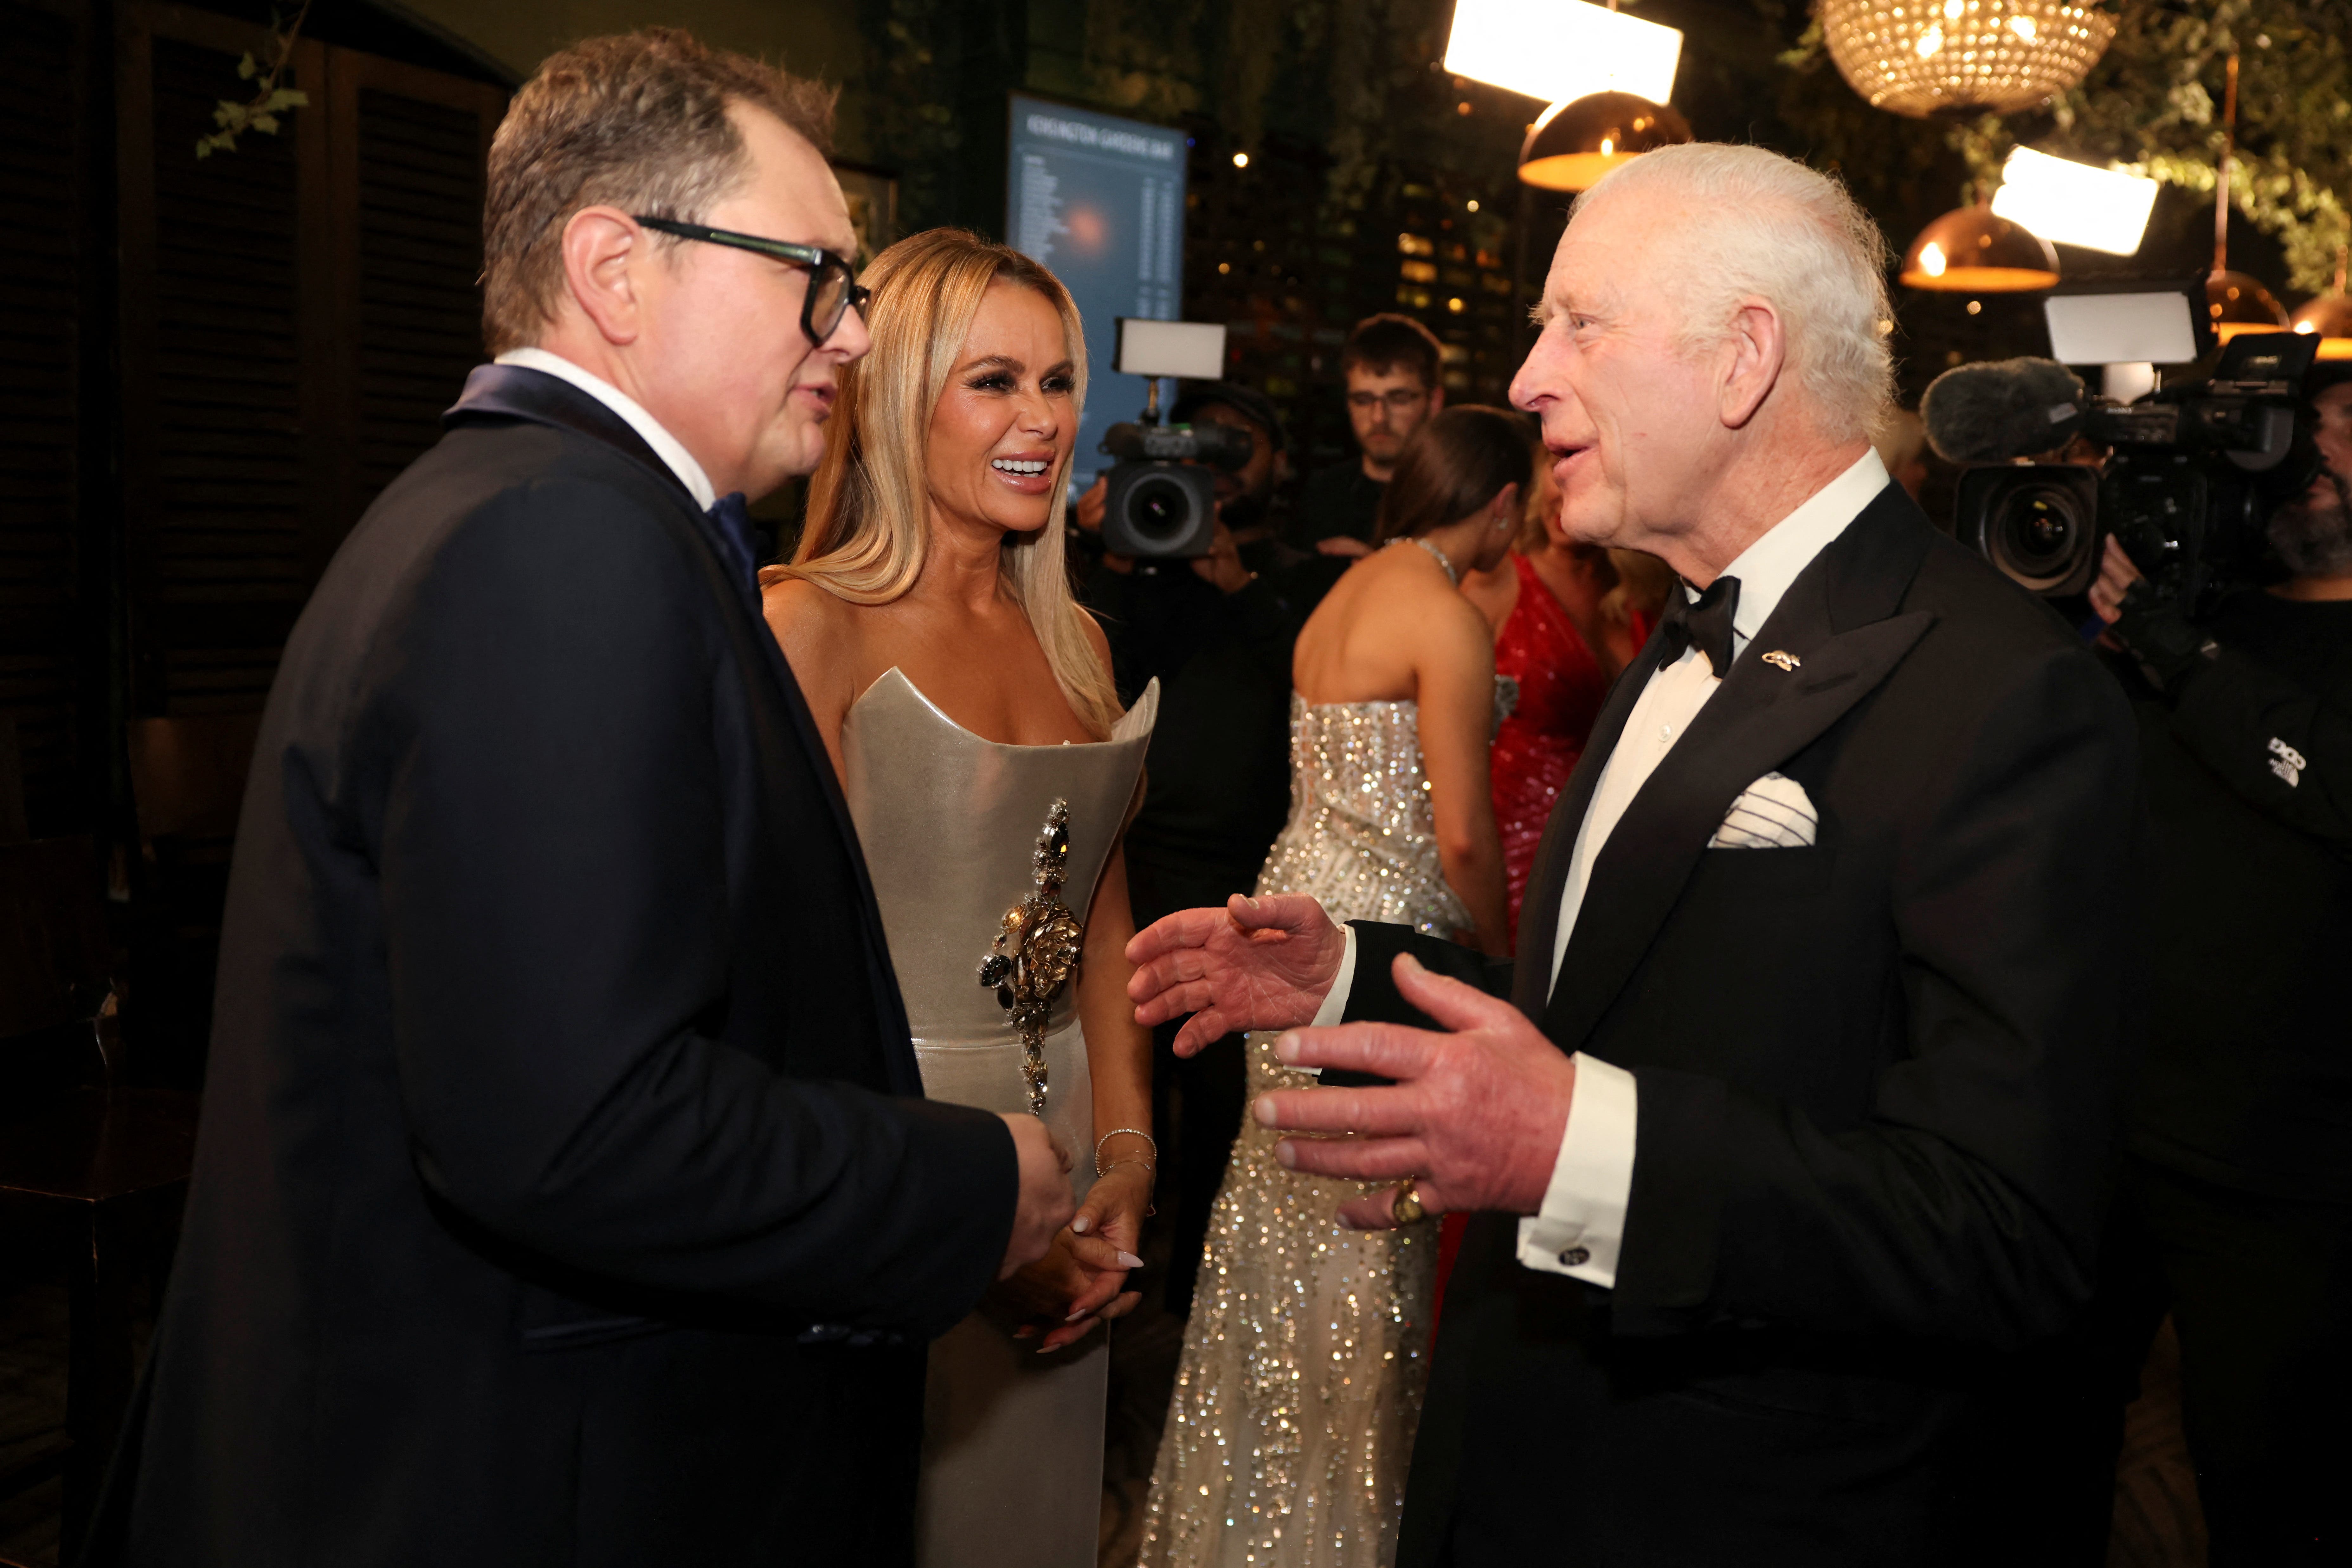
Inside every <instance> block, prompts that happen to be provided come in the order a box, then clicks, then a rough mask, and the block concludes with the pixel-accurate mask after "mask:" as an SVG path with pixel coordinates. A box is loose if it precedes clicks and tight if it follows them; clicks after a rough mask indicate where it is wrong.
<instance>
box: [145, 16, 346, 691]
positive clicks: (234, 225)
mask: <svg viewBox="0 0 2352 1568" xmlns="http://www.w3.org/2000/svg"><path fill="white" fill-rule="evenodd" d="M119 25H120V27H121V32H120V34H119V43H118V48H117V59H118V61H119V74H118V81H117V104H118V109H119V113H120V140H119V144H118V155H119V158H120V181H121V255H122V296H121V299H122V303H121V334H122V372H123V384H122V411H123V426H124V452H123V505H124V512H125V516H124V535H125V540H124V542H125V549H126V557H127V560H126V564H127V568H128V576H129V584H128V586H129V590H130V593H129V601H130V604H129V609H130V631H131V649H132V659H131V703H132V707H133V709H134V710H136V711H139V712H143V713H161V714H185V713H203V712H221V711H234V710H240V709H248V708H257V707H259V706H260V704H261V700H262V698H263V696H264V695H265V694H266V693H267V691H268V687H269V680H270V677H271V676H272V675H273V674H275V673H276V670H277V665H278V649H279V648H280V647H282V646H283V644H284V642H285V639H286V633H287V631H288V629H289V627H291V626H292V625H293V624H294V616H295V615H296V613H297V612H298V611H299V609H300V608H301V605H302V599H303V596H304V595H305V594H306V593H307V592H308V591H309V587H310V576H309V574H308V572H307V571H306V569H305V568H306V561H305V555H306V552H305V550H304V547H303V533H304V525H305V523H306V521H313V522H315V521H316V520H315V518H311V517H306V510H310V511H315V510H316V508H317V506H318V503H319V500H320V496H319V492H318V489H317V486H316V481H317V479H318V478H319V474H318V472H317V468H318V465H319V460H320V457H321V456H322V454H321V452H320V447H319V444H318V443H317V442H316V441H315V439H312V438H313V437H316V436H317V435H318V434H320V432H317V431H314V430H311V429H309V428H306V425H305V421H306V417H310V416H315V414H316V412H317V411H319V410H320V408H321V406H322V404H321V400H320V393H321V392H323V391H324V390H325V389H324V387H323V386H322V384H321V380H320V370H321V367H322V366H323V364H324V363H325V356H326V354H327V353H328V352H329V347H330V345H329V342H328V341H327V340H328V337H329V335H330V334H329V331H327V329H328V328H329V327H330V325H331V323H330V322H329V321H328V320H327V307H328V305H329V304H330V300H329V299H328V297H327V290H326V289H325V283H326V279H325V276H324V268H323V267H322V265H321V263H322V261H323V260H324V252H323V247H321V246H320V244H319V243H318V242H317V237H316V230H315V225H316V222H317V220H318V218H319V217H320V215H321V214H322V213H323V210H324V207H325V203H324V201H323V199H322V198H323V196H324V194H325V193H324V174H325V168H326V160H325V152H326V146H325V135H324V131H325V127H324V126H323V124H321V123H320V117H319V116H317V115H315V114H313V113H310V112H309V111H307V110H296V111H295V112H294V113H293V114H292V115H291V117H290V118H289V121H288V122H287V125H286V128H285V129H284V130H282V131H281V132H279V133H278V134H277V135H274V136H271V135H257V134H253V133H250V132H248V133H247V135H245V136H244V137H243V138H242V139H241V140H240V142H239V143H238V145H237V148H236V151H235V152H233V153H215V154H214V155H213V156H211V157H209V158H198V157H197V156H196V155H195V144H196V140H197V138H198V137H200V136H202V135H204V134H205V132H209V131H210V130H212V128H213V119H212V111H213V108H214V106H215V104H216V103H217V102H219V101H220V100H223V99H233V98H238V97H242V96H243V95H244V94H245V93H247V92H248V91H250V90H251V89H250V87H249V86H248V84H247V83H245V82H243V81H241V80H239V79H238V78H237V74H236V66H237V59H238V57H239V56H240V55H241V54H243V53H245V52H246V51H247V50H253V51H255V52H256V53H257V54H258V53H262V52H264V50H265V49H266V45H267V35H266V33H265V31H264V29H262V28H259V27H257V26H252V25H250V24H247V23H240V22H236V21H232V20H229V19H228V18H226V17H222V16H213V15H211V14H209V13H206V12H201V11H194V10H189V9H184V8H182V7H177V6H150V5H126V6H124V7H123V8H122V10H121V20H120V24H119ZM323 67H324V51H323V50H321V49H320V47H318V46H316V45H312V44H304V45H302V46H300V47H299V48H298V49H297V51H296V55H295V58H294V62H293V69H292V73H291V74H292V80H291V82H290V83H289V84H288V85H290V86H294V87H298V88H301V89H304V90H306V91H310V92H312V93H314V94H315V93H317V92H318V91H319V90H320V89H321V88H323V86H324V79H325V71H324V68H323ZM306 241H307V243H306ZM306 452H307V453H308V454H309V456H310V461H309V462H307V463H306Z"/></svg>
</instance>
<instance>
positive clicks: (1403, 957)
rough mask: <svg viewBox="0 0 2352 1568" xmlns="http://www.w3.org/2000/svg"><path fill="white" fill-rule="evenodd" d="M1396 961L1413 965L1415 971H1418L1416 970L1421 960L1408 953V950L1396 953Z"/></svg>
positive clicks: (1419, 966)
mask: <svg viewBox="0 0 2352 1568" xmlns="http://www.w3.org/2000/svg"><path fill="white" fill-rule="evenodd" d="M1397 962H1398V963H1409V964H1411V965H1412V967H1413V968H1414V969H1415V970H1416V971H1418V970H1419V969H1420V968H1421V960H1419V959H1417V958H1415V957H1414V956H1413V955H1412V954H1411V953H1409V952H1400V953H1398V954H1397Z"/></svg>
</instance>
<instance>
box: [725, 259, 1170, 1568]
mask: <svg viewBox="0 0 2352 1568" xmlns="http://www.w3.org/2000/svg"><path fill="white" fill-rule="evenodd" d="M866 282H867V283H868V284H869V285H870V286H871V287H872V289H873V291H874V292H873V302H872V305H871V307H870V308H869V310H868V314H867V325H868V330H869V331H871V333H872V336H873V339H874V349H873V352H872V353H870V354H869V355H867V356H866V358H865V359H863V360H861V361H859V362H857V363H855V364H852V365H848V366H845V367H844V369H843V372H842V379H841V390H840V395H839V401H838V405H837V406H836V408H835V413H834V422H835V430H834V434H833V436H832V437H831V439H830V440H829V441H828V442H827V443H826V449H825V457H824V465H823V466H822V467H821V468H818V470H817V472H816V475H815V479H814V483H813V484H812V486H811V489H810V497H809V521H808V526H807V528H806V530H805V531H804V532H803V537H802V540H801V544H800V547H799V550H798V552H796V554H795V555H794V557H793V563H792V564H791V565H789V566H785V567H779V568H772V569H771V570H770V571H769V572H768V573H766V574H763V576H764V578H765V581H766V588H765V602H766V603H765V607H766V611H767V617H768V624H769V626H770V627H771V628H772V629H773V631H774V632H775V635H776V640H777V641H778V643H779V644H780V645H782V648H783V651H784V655H785V658H787V659H788V660H789V661H790V662H791V664H792V667H793V675H794V677H795V678H796V679H798V681H799V683H800V687H801V689H802V690H803V692H804V693H806V695H807V699H808V705H809V710H810V714H811V717H812V718H813V719H814V721H815V724H816V728H817V731H818V733H819V734H820V735H821V737H822V738H823V740H824V744H825V746H826V748H827V750H828V751H829V752H831V754H832V757H833V761H834V765H835V768H836V769H837V770H838V772H839V773H840V775H841V782H842V792H843V794H844V795H845V797H846V800H847V803H848V806H849V811H850V815H851V816H852V818H853V819H854V820H855V821H856V825H857V831H858V838H859V840H860V842H861V844H862V845H863V847H864V849H865V853H866V864H867V868H868V870H869V872H870V874H871V875H872V877H873V880H874V891H875V897H876V900H877V902H878V903H879V905H880V906H881V910H882V922H883V928H884V931H885V933H886V934H887V938H888V941H889V947H890V962H891V965H892V967H893V968H894V969H895V970H896V972H897V973H898V985H899V990H900V992H901V994H903V995H904V997H905V999H906V1004H907V1014H908V1022H909V1024H910V1025H911V1026H912V1028H913V1031H914V1037H915V1054H916V1058H917V1060H918V1061H919V1064H920V1066H921V1068H922V1073H923V1089H924V1092H925V1093H926V1094H927V1095H928V1096H929V1097H930V1098H932V1099H935V1100H952V1101H956V1102H958V1103H961V1104H966V1105H977V1106H982V1107H984V1108H986V1109H988V1110H999V1111H1006V1112H1013V1113H1018V1112H1020V1111H1023V1110H1028V1111H1031V1112H1033V1113H1034V1114H1035V1115H1037V1116H1039V1117H1040V1118H1041V1119H1042V1120H1044V1121H1045V1124H1046V1125H1047V1126H1048V1127H1050V1128H1052V1129H1053V1130H1054V1131H1055V1137H1056V1139H1057V1141H1058V1142H1060V1143H1061V1144H1062V1146H1063V1147H1064V1148H1065V1149H1066V1150H1067V1151H1068V1152H1069V1153H1070V1155H1071V1156H1072V1161H1073V1169H1072V1171H1071V1185H1072V1188H1073V1191H1074V1194H1075V1195H1076V1200H1077V1202H1078V1205H1079V1207H1078V1212H1077V1215H1076V1218H1075V1219H1074V1220H1073V1221H1072V1222H1071V1224H1070V1226H1069V1227H1068V1228H1067V1229H1066V1230H1064V1231H1063V1232H1062V1233H1061V1234H1060V1235H1059V1236H1058V1237H1055V1245H1054V1249H1053V1251H1052V1252H1051V1253H1049V1254H1048V1255H1047V1257H1046V1258H1045V1259H1044V1260H1043V1261H1041V1262H1039V1263H1036V1264H1033V1265H1032V1266H1030V1267H1029V1268H1024V1269H1023V1270H1021V1271H1020V1272H1019V1273H1018V1274H1016V1275H1014V1276H1013V1277H1012V1278H1011V1279H1005V1280H1003V1281H1000V1283H999V1284H998V1286H997V1287H996V1289H995V1290H994V1292H993V1293H992V1296H991V1298H990V1299H989V1300H987V1301H985V1302H983V1303H982V1308H981V1310H979V1311H977V1312H975V1313H974V1314H973V1315H972V1316H971V1317H970V1318H968V1319H966V1320H965V1321H963V1322H962V1323H961V1324H960V1325H958V1326H957V1327H956V1328H955V1329H954V1330H952V1331H950V1332H949V1334H948V1335H947V1337H946V1338H945V1339H943V1340H941V1341H940V1342H939V1343H938V1344H937V1345H935V1346H933V1347H932V1352H931V1357H930V1365H929V1381H928V1384H927V1391H926V1395H925V1402H924V1443H923V1473H922V1479H921V1483H920V1488H919V1494H918V1497H919V1500H918V1505H917V1509H918V1512H917V1520H916V1537H917V1557H918V1561H919V1563H921V1564H923V1568H1092V1565H1093V1563H1094V1561H1095V1539H1096V1532H1097V1521H1098V1520H1099V1517H1100V1512H1101V1495H1102V1451H1103V1419H1104V1397H1105V1386H1106V1383H1105V1379H1106V1371H1107V1367H1108V1356H1107V1354H1106V1353H1105V1350H1104V1343H1105V1340H1106V1338H1107V1335H1106V1334H1105V1333H1102V1332H1098V1331H1097V1329H1098V1328H1099V1327H1100V1325H1102V1324H1103V1323H1104V1322H1105V1321H1107V1320H1108V1319H1111V1318H1115V1317H1118V1316H1119V1315H1120V1314H1122V1313H1124V1312H1125V1311H1126V1310H1128V1309H1129V1308H1130V1307H1132V1306H1133V1305H1134V1303H1135V1301H1136V1299H1137V1297H1136V1293H1135V1292H1133V1291H1130V1290H1129V1289H1127V1278H1128V1271H1129V1270H1130V1269H1132V1268H1137V1267H1139V1264H1140V1261H1141V1260H1140V1259H1139V1258H1138V1257H1137V1256H1136V1245H1137V1241H1138V1239H1139V1232H1140V1229H1141V1226H1142V1220H1143V1215H1144V1210H1145V1208H1146V1206H1147V1205H1148V1203H1149V1201H1150V1191H1151V1178H1152V1173H1153V1164H1154V1161H1155V1157H1156V1152H1155V1151H1154V1149H1153V1147H1152V1144H1151V1140H1150V1135H1149V1133H1148V1131H1140V1130H1144V1129H1149V1128H1150V1125H1151V1105H1150V1048H1151V1037H1150V1033H1149V1032H1148V1031H1146V1030H1144V1029H1142V1028H1140V1027H1139V1026H1138V1025H1137V1024H1136V1022H1135V1018H1134V1014H1133V1012H1132V1010H1131V1008H1130V1007H1129V1003H1128V1001H1127V996H1126V986H1127V982H1128V977H1129V973H1130V972H1131V971H1130V968H1129V964H1128V963H1127V961H1126V958H1125V956H1124V950H1125V948H1126V945H1127V942H1128V939H1129V937H1130V936H1132V935H1133V934H1134V921H1133V920H1132V918H1131V916H1130V915H1129V911H1128V901H1127V872H1126V868H1125V865H1124V862H1123V861H1122V859H1121V858H1120V855H1119V850H1118V840H1119V835H1120V833H1121V830H1122V829H1123V828H1124V826H1125V824H1126V821H1127V818H1128V816H1129V809H1130V807H1131V805H1132V803H1133V802H1134V801H1135V799H1136V798H1137V795H1138V793H1139V785H1140V782H1141V777H1142V770H1143V752H1144V748H1145V746H1146V744H1147V743H1148V742H1149V741H1150V732H1151V716H1152V711H1153V709H1154V706H1155V704H1156V702H1157V693H1156V692H1153V691H1147V692H1146V694H1145V695H1144V697H1143V699H1142V700H1140V701H1139V702H1138V703H1137V704H1136V707H1135V709H1134V710H1132V711H1130V712H1128V713H1125V714H1122V713H1120V712H1119V710H1118V699H1117V697H1116V696H1115V694H1114V693H1113V691H1112V688H1111V674H1110V656H1109V651H1108V647H1107V645H1106V643H1105V641H1104V638H1103V635H1102V632H1101V630H1100V629H1099V628H1098V627H1097V626H1096V625H1095V624H1094V622H1093V621H1092V620H1091V619H1089V618H1088V617H1087V615H1086V613H1085V612H1084V611H1082V610H1081V609H1079V608H1078V606H1077V605H1076V603H1075V602H1074V601H1073V600H1072V598H1071V596H1070V591H1069V580H1068V576H1067V574H1066V570H1065V568H1064V565H1063V561H1062V530H1061V512H1062V504H1061V498H1062V495H1063V493H1064V490H1065V489H1066V485H1067V483H1068V479H1069V463H1070V454H1071V448H1072V445H1073V443H1074V441H1075V439H1076V434H1077V426H1078V409H1079V406H1080V404H1081V402H1082V400H1083V399H1084V397H1085V394H1086V358H1085V355H1086V347H1085V340H1084V339H1083V338H1082V337H1081V335H1080V332H1079V326H1078V318H1077V311H1076V308H1075V307H1074V306H1072V304H1071V303H1070V297H1069V295H1068V293H1067V291H1066V290H1065V289H1063V287H1062V285H1061V283H1060V282H1059V281H1058V280H1056V279H1055V278H1054V276H1053V274H1052V273H1050V272H1048V271H1046V270H1045V268H1043V267H1041V266H1039V265H1038V264H1037V263H1035V262H1034V261H1032V260H1030V259H1029V258H1026V257H1024V256H1022V255H1020V254H1019V253H1018V252H1015V251H1013V250H1009V249H1007V248H1005V247H1003V246H1000V245H994V244H991V243H990V242H988V241H986V240H984V239H982V238H980V237H978V236H976V235H971V234H964V233H961V232H960V231H956V230H950V229H940V230H934V231H932V232H930V233H928V234H921V235H917V236H915V237H912V238H910V239H907V240H902V241H900V242H899V243H898V244H897V245H894V246H892V247H890V248H889V249H887V250H886V251H884V252H883V253H882V255H881V256H880V257H878V258H876V260H875V263H874V265H873V267H872V268H871V269H870V270H869V271H868V272H867V274H866ZM1073 961H1076V962H1075V972H1074V973H1073V972H1072V966H1073Z"/></svg>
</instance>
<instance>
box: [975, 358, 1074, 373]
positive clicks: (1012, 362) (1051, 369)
mask: <svg viewBox="0 0 2352 1568" xmlns="http://www.w3.org/2000/svg"><path fill="white" fill-rule="evenodd" d="M1028 368H1029V367H1028V365H1026V364H1025V363H1023V362H1022V361H1020V360H1017V359H1015V358H1013V356H1012V355H1011V354H982V355H981V356H980V357H979V358H978V359H975V360H966V361H965V362H964V363H963V365H962V369H963V370H965V371H974V370H982V369H994V370H1009V371H1011V372H1013V374H1016V375H1018V374H1020V373H1021V372H1023V371H1024V370H1027V369H1028ZM1073 370H1076V366H1075V365H1073V364H1072V363H1070V362H1069V361H1068V360H1066V359H1065V360H1060V361H1057V362H1055V363H1053V364H1050V365H1048V366H1046V367H1045V374H1047V375H1052V374H1054V373H1055V372H1056V371H1063V372H1068V371H1073Z"/></svg>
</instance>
